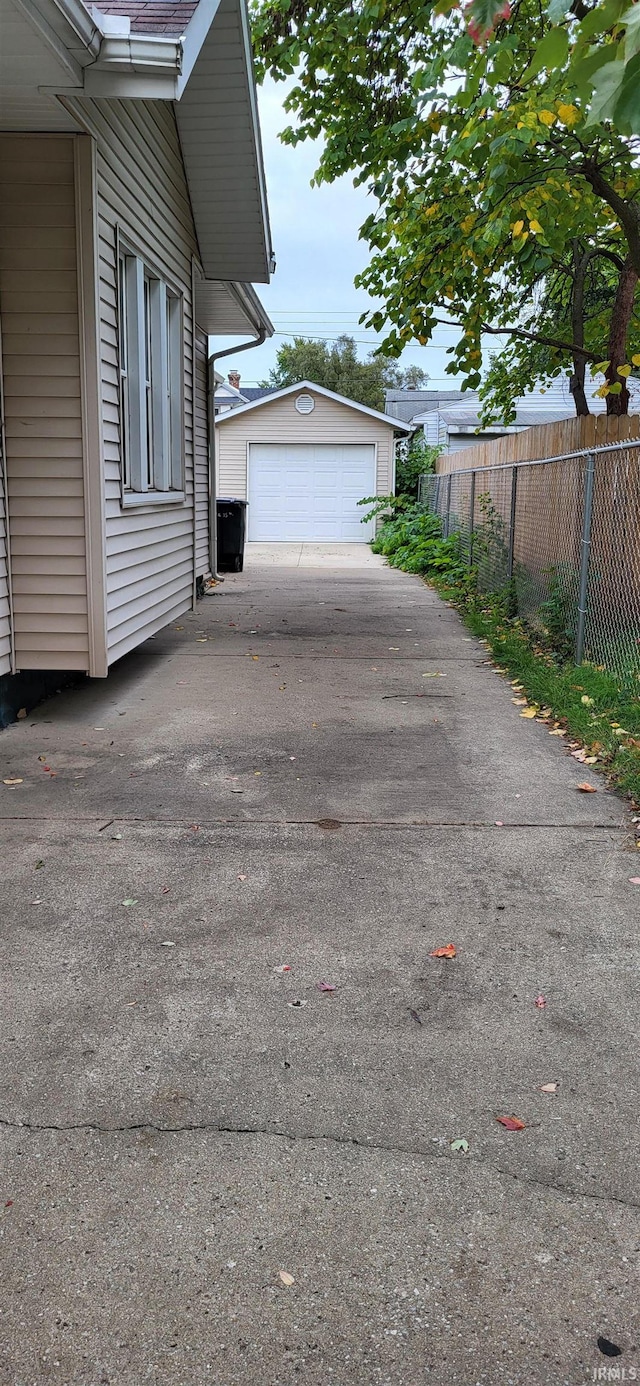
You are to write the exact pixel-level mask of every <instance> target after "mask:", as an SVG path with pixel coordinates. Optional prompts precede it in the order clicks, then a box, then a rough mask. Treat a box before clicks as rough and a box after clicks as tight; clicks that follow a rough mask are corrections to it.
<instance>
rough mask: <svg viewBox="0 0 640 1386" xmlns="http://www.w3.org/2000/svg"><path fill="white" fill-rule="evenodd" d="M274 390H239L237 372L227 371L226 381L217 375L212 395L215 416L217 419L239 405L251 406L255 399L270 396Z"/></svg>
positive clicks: (268, 387) (270, 387) (260, 387)
mask: <svg viewBox="0 0 640 1386" xmlns="http://www.w3.org/2000/svg"><path fill="white" fill-rule="evenodd" d="M276 388H277V387H276V386H275V385H251V386H249V387H247V386H246V385H243V386H242V390H241V389H240V374H239V372H238V371H229V374H228V376H227V378H226V380H225V379H224V378H223V377H222V376H218V375H217V376H216V388H215V394H214V413H215V416H216V418H217V417H218V415H219V414H226V412H227V410H228V409H239V407H240V405H241V404H253V401H254V400H255V399H263V398H264V396H265V395H272V394H273V393H274V391H275V390H276Z"/></svg>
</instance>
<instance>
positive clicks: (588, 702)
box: [580, 693, 593, 707]
mask: <svg viewBox="0 0 640 1386" xmlns="http://www.w3.org/2000/svg"><path fill="white" fill-rule="evenodd" d="M580 702H581V703H584V705H585V707H593V698H590V697H589V694H588V693H583V694H582V697H581V699H580Z"/></svg>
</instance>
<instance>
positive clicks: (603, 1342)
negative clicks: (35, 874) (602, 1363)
mask: <svg viewBox="0 0 640 1386" xmlns="http://www.w3.org/2000/svg"><path fill="white" fill-rule="evenodd" d="M597 1343H598V1347H599V1348H600V1351H601V1353H602V1355H603V1357H620V1355H621V1353H622V1348H619V1347H618V1344H617V1343H612V1342H611V1341H610V1339H609V1338H603V1337H599V1338H598V1339H597ZM611 1370H612V1371H613V1367H612V1368H611ZM617 1370H618V1368H617V1367H616V1371H617Z"/></svg>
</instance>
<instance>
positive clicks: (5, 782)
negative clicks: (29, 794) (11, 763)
mask: <svg viewBox="0 0 640 1386" xmlns="http://www.w3.org/2000/svg"><path fill="white" fill-rule="evenodd" d="M2 783H3V784H24V780H3V781H2Z"/></svg>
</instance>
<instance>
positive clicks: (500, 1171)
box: [0, 1117, 640, 1210]
mask: <svg viewBox="0 0 640 1386" xmlns="http://www.w3.org/2000/svg"><path fill="white" fill-rule="evenodd" d="M0 1128H4V1129H5V1130H10V1131H27V1132H29V1133H30V1134H36V1133H38V1132H41V1133H56V1134H59V1135H66V1134H69V1133H71V1132H73V1131H87V1132H90V1131H93V1132H96V1133H97V1134H98V1135H105V1136H109V1135H126V1134H127V1133H128V1132H133V1131H152V1132H154V1133H155V1134H156V1135H158V1136H172V1135H173V1136H180V1135H189V1134H191V1133H192V1132H199V1131H200V1132H204V1133H209V1134H211V1135H216V1136H267V1137H268V1138H269V1139H272V1140H283V1141H290V1142H291V1143H292V1144H295V1142H297V1141H301V1142H306V1143H308V1144H311V1145H314V1144H321V1143H322V1142H325V1143H327V1144H329V1145H337V1146H345V1147H348V1146H351V1147H355V1148H356V1149H358V1150H362V1151H365V1152H368V1151H379V1152H381V1153H382V1154H387V1155H405V1156H406V1155H409V1156H412V1157H413V1158H414V1159H417V1160H427V1161H433V1162H435V1161H438V1162H440V1161H443V1160H446V1161H447V1162H448V1163H449V1164H455V1166H456V1169H457V1170H461V1169H463V1168H465V1167H466V1168H467V1169H471V1168H472V1167H473V1166H474V1165H476V1166H480V1167H481V1168H482V1169H487V1170H491V1171H492V1173H494V1174H497V1175H500V1177H501V1178H504V1179H511V1180H512V1181H513V1182H514V1183H519V1184H527V1185H530V1186H531V1187H533V1188H542V1189H547V1190H548V1191H549V1192H550V1193H552V1194H557V1195H559V1196H561V1197H563V1198H567V1199H572V1198H573V1199H581V1198H582V1199H587V1200H588V1201H590V1202H596V1203H616V1204H619V1205H620V1206H621V1207H623V1208H637V1209H639V1210H640V1201H636V1200H635V1199H630V1198H622V1197H620V1196H619V1195H618V1194H609V1193H594V1192H590V1191H588V1190H585V1189H575V1188H571V1187H570V1186H568V1185H566V1184H558V1183H556V1182H555V1181H554V1180H551V1179H541V1178H539V1177H538V1176H537V1175H535V1174H523V1173H516V1172H515V1171H514V1170H511V1169H504V1168H503V1167H502V1166H501V1165H496V1164H494V1163H493V1161H491V1160H484V1159H481V1158H480V1157H478V1156H477V1155H471V1156H466V1157H465V1159H464V1160H459V1159H457V1160H452V1158H451V1157H450V1156H448V1155H446V1154H445V1153H444V1151H442V1152H440V1151H435V1150H420V1149H416V1148H414V1147H412V1146H406V1145H385V1144H384V1143H382V1142H379V1141H367V1140H361V1139H360V1138H359V1137H358V1136H336V1135H325V1134H323V1133H319V1134H318V1133H314V1134H312V1135H304V1134H301V1133H298V1132H292V1131H281V1130H277V1129H276V1130H272V1129H270V1128H269V1127H268V1126H220V1125H218V1124H216V1123H215V1122H191V1123H189V1124H188V1125H185V1126H157V1125H156V1124H155V1123H154V1122H152V1121H135V1122H126V1123H124V1124H123V1125H120V1126H103V1125H102V1124H101V1123H99V1122H84V1121H78V1122H69V1123H68V1124H66V1125H64V1126H62V1125H54V1124H47V1123H42V1124H40V1123H38V1122H29V1121H9V1120H8V1119H7V1118H5V1117H0Z"/></svg>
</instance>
